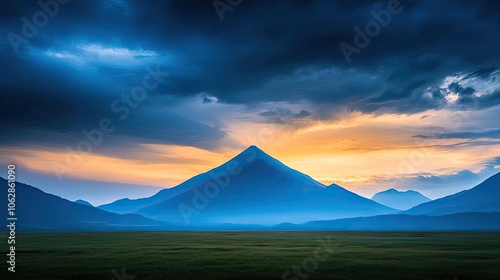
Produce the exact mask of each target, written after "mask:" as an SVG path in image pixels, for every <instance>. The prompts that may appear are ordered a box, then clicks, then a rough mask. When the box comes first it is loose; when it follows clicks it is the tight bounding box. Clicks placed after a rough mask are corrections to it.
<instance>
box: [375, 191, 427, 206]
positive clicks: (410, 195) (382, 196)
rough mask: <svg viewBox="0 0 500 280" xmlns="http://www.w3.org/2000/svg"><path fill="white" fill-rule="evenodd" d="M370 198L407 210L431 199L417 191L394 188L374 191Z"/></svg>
mask: <svg viewBox="0 0 500 280" xmlns="http://www.w3.org/2000/svg"><path fill="white" fill-rule="evenodd" d="M372 200H373V201H376V202H378V203H380V204H382V205H385V206H389V207H391V208H394V209H399V210H408V209H410V208H412V207H414V206H417V205H419V204H422V203H424V202H429V201H431V199H429V198H428V197H425V196H424V195H422V194H421V193H419V192H416V191H412V190H408V191H404V192H403V191H398V190H395V189H388V190H386V191H383V192H379V193H376V194H375V195H374V196H373V197H372Z"/></svg>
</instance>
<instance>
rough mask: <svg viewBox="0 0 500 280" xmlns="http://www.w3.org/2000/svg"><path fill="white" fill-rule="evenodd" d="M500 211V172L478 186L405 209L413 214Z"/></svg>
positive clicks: (407, 212)
mask: <svg viewBox="0 0 500 280" xmlns="http://www.w3.org/2000/svg"><path fill="white" fill-rule="evenodd" d="M498 211H500V173H497V174H496V175H493V176H491V177H490V178H488V179H487V180H485V181H484V182H482V183H481V184H479V185H477V186H476V187H474V188H472V189H470V190H466V191H462V192H459V193H456V194H454V195H449V196H446V197H443V198H440V199H436V200H433V201H430V202H427V203H423V204H420V205H418V206H415V207H413V208H411V209H410V210H408V211H405V212H404V213H405V214H412V215H446V214H453V213H464V212H498Z"/></svg>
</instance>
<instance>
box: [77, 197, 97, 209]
mask: <svg viewBox="0 0 500 280" xmlns="http://www.w3.org/2000/svg"><path fill="white" fill-rule="evenodd" d="M74 202H75V203H78V204H81V205H87V206H91V207H94V205H92V204H90V202H88V201H85V200H83V199H78V200H75V201H74Z"/></svg>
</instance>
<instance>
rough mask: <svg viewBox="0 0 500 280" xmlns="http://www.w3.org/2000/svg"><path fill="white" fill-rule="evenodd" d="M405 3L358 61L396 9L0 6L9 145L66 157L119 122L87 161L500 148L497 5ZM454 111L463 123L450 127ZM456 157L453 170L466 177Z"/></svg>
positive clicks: (372, 0) (3, 127) (115, 2)
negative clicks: (175, 154) (255, 152)
mask: <svg viewBox="0 0 500 280" xmlns="http://www.w3.org/2000/svg"><path fill="white" fill-rule="evenodd" d="M41 2H43V3H46V2H47V1H45V2H44V1H41ZM61 2H63V1H61ZM51 3H58V2H51ZM398 3H399V6H400V7H401V9H402V10H401V12H400V13H394V14H392V15H390V17H391V18H390V20H389V21H388V22H387V24H385V23H384V24H380V32H378V33H377V35H375V36H371V37H370V38H369V42H368V44H367V45H366V46H364V47H363V48H360V51H359V52H356V53H353V54H352V55H351V56H350V60H349V61H348V60H347V59H346V57H345V56H344V53H343V52H342V50H341V48H340V47H339V45H340V44H341V43H343V42H345V43H347V44H351V45H352V44H355V40H357V39H356V38H358V37H359V36H361V35H360V34H358V31H357V30H361V31H362V32H365V33H366V29H365V27H366V26H367V24H372V23H373V24H377V23H376V22H380V20H381V19H380V18H379V16H380V15H381V14H382V13H383V12H382V11H383V10H384V9H387V5H388V0H363V1H350V2H349V1H328V0H317V1H285V0H279V1H243V2H242V3H241V4H240V5H238V6H237V7H234V10H233V11H231V12H226V13H225V14H224V16H223V18H224V20H223V21H221V20H220V15H219V14H218V13H217V11H216V10H215V9H214V6H213V5H212V2H211V1H173V0H165V1H139V0H106V1H69V2H68V3H67V4H60V5H58V6H57V7H55V6H50V7H42V6H43V5H42V6H40V4H39V1H37V0H33V1H3V2H2V3H1V4H0V15H1V17H0V24H1V25H0V26H1V27H0V31H1V33H2V34H4V35H3V36H1V37H0V63H1V64H2V65H4V66H6V71H4V72H3V73H2V75H1V76H0V94H1V98H2V101H1V102H0V132H1V133H2V137H1V138H0V148H4V149H8V150H19V151H21V150H23V151H28V150H25V148H29V149H35V150H36V149H38V150H47V151H51V152H53V153H54V155H60V153H62V152H64V151H65V150H66V149H67V148H68V147H70V148H72V149H77V147H78V144H79V143H81V141H82V140H85V139H87V138H88V137H87V136H86V133H84V131H87V132H93V131H95V129H98V128H100V126H101V123H102V122H103V120H105V123H106V122H107V120H109V125H110V126H112V127H113V130H112V132H109V133H107V134H105V135H104V138H103V141H102V142H100V143H99V145H95V147H93V149H92V153H91V155H90V156H92V155H93V156H105V157H115V158H120V159H130V158H133V157H137V156H138V155H140V154H141V153H145V154H148V155H150V154H149V151H148V149H146V148H145V147H149V146H148V145H166V146H169V147H170V146H174V147H177V146H179V147H190V148H195V149H201V150H205V151H212V152H214V151H217V152H220V153H229V154H234V152H236V150H239V149H241V148H244V146H245V145H247V144H260V145H264V144H265V145H269V148H270V149H275V151H277V152H278V154H279V153H280V151H279V148H278V143H279V145H281V146H284V147H288V151H289V152H290V151H296V150H302V149H301V148H297V147H295V148H294V147H291V146H292V145H291V144H290V143H295V142H294V141H299V140H297V139H300V142H297V143H300V144H301V145H308V143H310V145H311V146H319V145H323V146H328V147H329V148H330V150H328V151H327V152H328V154H325V155H324V156H325V157H326V156H329V157H333V156H336V155H337V154H339V153H344V152H348V151H349V152H351V153H365V152H375V151H383V150H386V151H387V150H393V151H394V150H398V149H412V148H416V147H418V146H419V145H420V144H419V143H417V144H414V143H413V141H414V140H427V141H434V142H433V143H431V144H426V145H427V146H431V147H433V148H435V149H440V150H439V151H443V150H446V151H449V150H452V149H455V150H456V151H458V150H460V151H464V150H465V149H473V152H471V153H474V154H477V149H479V148H481V147H486V146H488V148H487V149H489V151H490V152H491V153H497V154H498V153H499V150H498V149H496V147H498V143H497V142H494V141H497V140H498V138H499V137H498V136H499V132H498V129H497V122H496V121H494V120H495V119H497V118H498V115H499V110H500V109H499V107H500V106H499V105H500V70H499V69H498V65H500V53H499V51H498V46H499V45H500V37H499V36H495V35H496V34H499V33H500V18H499V17H498V15H497V11H498V10H499V9H500V2H498V1H494V0H491V1H481V2H479V1H460V0H446V1H431V0H422V1H409V0H400V1H399V2H398ZM42 14H45V15H46V16H45V18H46V20H45V18H44V16H41V15H42ZM41 21H43V22H41ZM365 35H366V34H365ZM358 39H359V38H358ZM155 73H156V74H155ZM144 92H145V93H144ZM445 112H446V113H447V112H454V113H456V114H459V115H460V116H462V115H463V116H465V117H461V118H462V122H461V124H460V125H457V126H453V127H452V126H451V125H448V124H447V123H446V122H447V120H445V121H442V120H440V119H439V118H440V117H442V116H443V115H444V114H445ZM414 115H416V117H414ZM408 116H409V117H408ZM406 117H408V118H409V119H408V120H409V122H406V123H403V122H401V121H398V120H399V119H400V118H406ZM372 120H376V122H372ZM368 124H370V126H368ZM368 132H369V133H368ZM339 134H341V136H340V137H337V136H338V135H339ZM93 135H96V134H93ZM262 135H272V137H268V138H266V139H267V140H265V141H264V140H262V139H264V138H265V137H263V136H262ZM306 136H308V137H311V138H308V139H306V138H305V137H306ZM412 136H413V137H412ZM259 137H260V138H259ZM261 138H262V139H261ZM259 139H261V140H259ZM269 139H272V140H269ZM287 139H288V140H287ZM339 139H353V141H351V140H349V141H347V140H339ZM454 139H458V140H461V142H460V143H458V142H457V141H453V140H454ZM368 140H370V141H368ZM287 141H288V142H287ZM335 141H338V142H335ZM446 141H448V142H446ZM467 141H468V142H467ZM255 142H258V143H255ZM333 142H335V143H333ZM273 143H275V144H273ZM333 147H334V148H333ZM311 149H313V148H311ZM485 149H486V148H485ZM304 150H305V148H304ZM29 151H31V150H29ZM127 151H129V152H127ZM130 151H133V152H130ZM405 151H406V150H405ZM163 152H165V151H163ZM317 152H318V154H322V153H325V151H323V150H322V151H319V150H318V151H317ZM26 153H27V154H29V152H26ZM305 154H306V153H304V154H303V155H304V157H303V158H302V160H303V162H308V161H309V160H311V159H310V158H314V157H315V155H312V154H311V155H310V156H309V158H306V156H305ZM356 156H357V155H356ZM457 157H458V156H457ZM4 160H7V159H4ZM158 160H160V159H158ZM321 160H322V161H323V160H324V161H325V162H327V160H326V159H323V158H322V159H321ZM375 161H376V160H375ZM346 162H351V163H353V162H357V161H354V160H352V161H349V160H348V159H347V158H346ZM457 162H459V163H460V164H457V165H456V166H455V167H454V168H455V169H454V171H453V172H458V171H459V170H463V169H467V168H469V167H466V166H462V164H461V163H462V161H460V160H457ZM335 163H336V164H340V163H338V162H335ZM450 164H451V163H450ZM474 164H477V163H474ZM474 164H472V165H474ZM298 165H299V166H306V167H307V166H311V165H310V164H298ZM375 165H377V164H376V163H374V162H372V166H375ZM323 166H324V168H325V169H327V168H328V169H329V170H332V169H335V167H334V166H332V165H328V164H326V165H325V164H323ZM354 166H355V164H354ZM476 167H477V166H476ZM366 168H368V169H370V168H371V167H366ZM375 169H376V168H375ZM193 170H194V169H193ZM196 170H198V169H196ZM329 170H324V171H322V172H321V174H331V172H330V171H329ZM338 170H340V169H338ZM351 170H359V169H358V168H355V167H354V168H351ZM370 170H372V171H373V169H370ZM308 171H309V170H308ZM428 171H429V170H428ZM434 171H435V172H436V173H439V174H438V175H442V174H443V173H442V172H441V171H439V170H434ZM338 172H341V171H338ZM342 172H346V171H345V170H344V169H342ZM429 172H430V171H429ZM447 172H448V173H449V172H450V170H447ZM188 173H189V172H186V175H185V176H186V177H187V176H188V175H187V174H188ZM191 174H192V173H189V175H191ZM318 174H319V172H318ZM312 175H314V174H312ZM438 175H436V176H438ZM318 176H319V177H322V178H323V175H318ZM346 176H348V175H346ZM349 176H350V175H349ZM353 176H355V175H353ZM356 176H358V175H356ZM359 176H361V175H359ZM363 176H365V177H366V176H368V175H367V174H363ZM173 177H175V178H180V177H181V176H173ZM335 178H338V176H337V177H334V178H324V179H325V181H328V180H330V179H332V180H333V179H335Z"/></svg>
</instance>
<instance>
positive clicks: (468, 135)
mask: <svg viewBox="0 0 500 280" xmlns="http://www.w3.org/2000/svg"><path fill="white" fill-rule="evenodd" d="M413 137H416V138H423V139H480V138H495V139H497V138H500V130H499V129H496V130H487V131H455V132H450V133H434V134H430V135H414V136H413Z"/></svg>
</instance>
